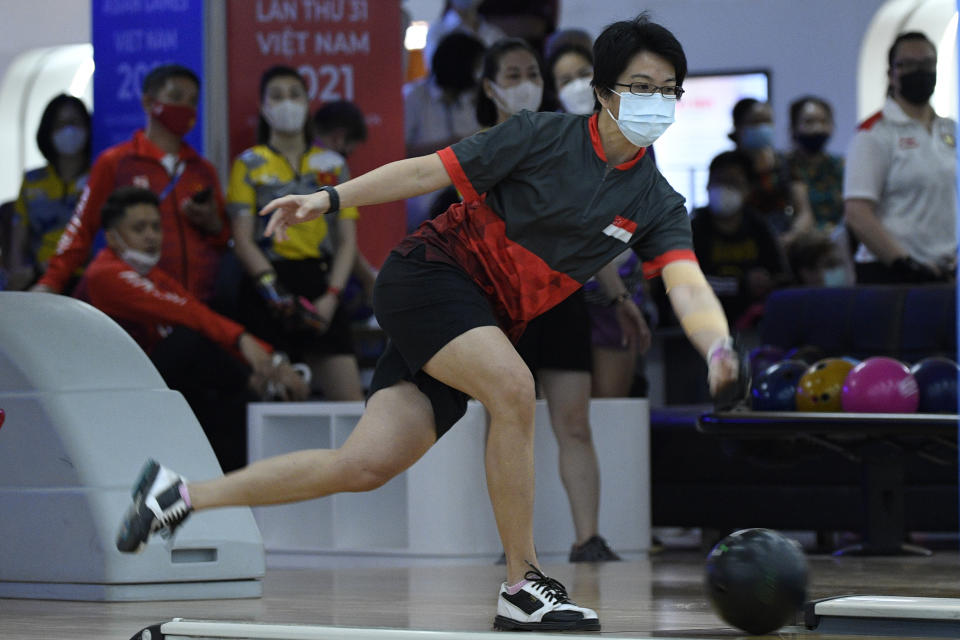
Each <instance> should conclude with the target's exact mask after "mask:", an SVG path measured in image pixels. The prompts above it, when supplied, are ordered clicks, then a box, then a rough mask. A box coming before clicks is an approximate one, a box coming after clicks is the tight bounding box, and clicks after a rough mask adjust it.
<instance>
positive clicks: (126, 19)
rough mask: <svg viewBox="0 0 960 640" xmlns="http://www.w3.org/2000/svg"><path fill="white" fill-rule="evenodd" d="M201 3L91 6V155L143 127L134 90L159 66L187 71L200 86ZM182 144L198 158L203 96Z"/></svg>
mask: <svg viewBox="0 0 960 640" xmlns="http://www.w3.org/2000/svg"><path fill="white" fill-rule="evenodd" d="M203 5H204V0H93V1H92V2H91V7H92V11H93V15H92V22H91V27H92V32H93V61H94V63H95V64H96V71H95V72H94V74H93V107H94V110H93V151H94V153H99V152H100V151H102V150H103V149H105V148H107V147H110V146H112V145H115V144H117V143H119V142H122V141H124V140H128V139H130V137H131V136H132V135H133V132H134V131H135V130H137V129H142V128H143V127H144V125H145V124H146V115H145V114H144V112H143V107H142V105H141V102H140V89H141V85H142V84H143V79H144V78H145V77H146V75H147V73H149V71H150V70H151V69H153V68H154V67H156V66H157V65H160V64H170V63H175V64H180V65H183V66H185V67H187V68H189V69H191V70H193V71H194V72H195V73H196V74H197V76H198V77H199V78H200V79H201V87H202V86H203V84H202V83H203V57H204V41H203V34H204V20H203V15H204V11H203ZM200 102H201V104H199V105H198V106H197V123H196V126H194V128H193V130H192V131H191V132H190V133H189V134H187V137H186V141H187V142H188V143H189V144H190V145H191V146H192V147H193V148H195V149H196V150H197V151H199V152H201V153H202V152H203V104H202V102H203V91H201V92H200Z"/></svg>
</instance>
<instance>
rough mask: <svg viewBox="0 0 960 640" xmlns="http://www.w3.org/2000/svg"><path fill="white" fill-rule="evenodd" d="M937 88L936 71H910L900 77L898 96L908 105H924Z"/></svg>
mask: <svg viewBox="0 0 960 640" xmlns="http://www.w3.org/2000/svg"><path fill="white" fill-rule="evenodd" d="M935 86H937V72H936V71H912V72H910V73H905V74H903V75H902V76H900V95H902V96H903V99H904V100H906V101H907V102H909V103H910V104H915V105H922V104H926V103H927V101H928V100H929V99H930V96H932V95H933V88H934V87H935Z"/></svg>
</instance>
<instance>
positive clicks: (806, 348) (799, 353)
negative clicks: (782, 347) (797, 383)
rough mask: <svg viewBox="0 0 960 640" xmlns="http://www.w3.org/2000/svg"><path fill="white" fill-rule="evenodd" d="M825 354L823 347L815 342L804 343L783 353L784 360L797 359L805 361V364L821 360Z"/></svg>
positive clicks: (808, 364)
mask: <svg viewBox="0 0 960 640" xmlns="http://www.w3.org/2000/svg"><path fill="white" fill-rule="evenodd" d="M826 357H827V355H826V354H825V353H824V352H823V349H821V348H820V347H818V346H817V345H815V344H805V345H803V346H801V347H795V348H793V349H790V350H789V351H787V353H786V354H784V356H783V358H784V360H799V361H800V362H806V363H807V366H810V365H811V364H813V363H815V362H817V361H819V360H823V359H824V358H826Z"/></svg>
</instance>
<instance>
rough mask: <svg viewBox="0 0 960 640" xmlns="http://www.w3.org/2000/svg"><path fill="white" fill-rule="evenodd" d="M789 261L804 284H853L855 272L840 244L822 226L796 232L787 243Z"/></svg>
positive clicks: (808, 285) (800, 282)
mask: <svg viewBox="0 0 960 640" xmlns="http://www.w3.org/2000/svg"><path fill="white" fill-rule="evenodd" d="M786 253H787V262H788V263H789V265H790V272H791V273H792V274H793V280H794V282H795V283H796V284H798V285H801V286H804V287H843V286H849V285H852V284H853V273H852V271H851V270H849V269H848V268H847V267H846V265H845V264H844V261H843V256H842V255H841V253H840V249H839V247H838V246H837V244H836V243H835V242H834V241H833V240H832V239H831V237H830V235H829V234H828V233H827V232H825V231H822V230H820V229H811V230H809V231H804V232H802V233H799V234H797V235H796V236H795V237H794V238H793V240H791V242H790V244H788V245H787V246H786Z"/></svg>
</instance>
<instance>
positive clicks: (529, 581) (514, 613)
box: [493, 565, 600, 631]
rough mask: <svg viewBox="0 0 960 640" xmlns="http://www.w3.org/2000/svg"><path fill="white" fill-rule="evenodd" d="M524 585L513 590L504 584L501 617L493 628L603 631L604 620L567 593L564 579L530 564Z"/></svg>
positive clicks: (498, 607)
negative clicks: (601, 629)
mask: <svg viewBox="0 0 960 640" xmlns="http://www.w3.org/2000/svg"><path fill="white" fill-rule="evenodd" d="M524 578H525V579H526V581H525V583H524V584H523V586H522V587H520V589H519V590H518V591H516V592H515V593H512V594H511V593H509V589H508V586H507V584H506V583H504V584H502V585H500V597H499V598H498V599H497V617H496V618H495V619H494V622H493V628H494V629H500V630H503V631H570V630H576V631H599V630H600V620H599V618H598V617H597V612H596V611H594V610H593V609H588V608H586V607H581V606H579V605H577V604H576V603H575V602H573V601H571V600H570V598H569V596H567V589H566V587H564V586H563V585H562V584H560V582H558V581H557V580H554V579H553V578H548V577H547V576H545V575H543V573H541V572H540V570H539V569H537V568H536V567H534V566H533V565H530V571H527V573H526V575H524Z"/></svg>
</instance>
